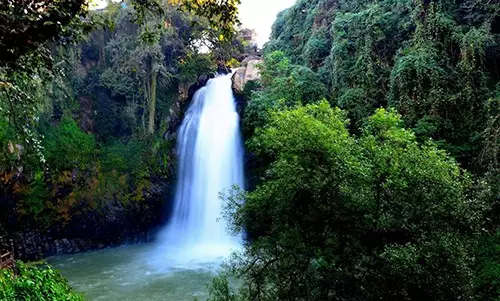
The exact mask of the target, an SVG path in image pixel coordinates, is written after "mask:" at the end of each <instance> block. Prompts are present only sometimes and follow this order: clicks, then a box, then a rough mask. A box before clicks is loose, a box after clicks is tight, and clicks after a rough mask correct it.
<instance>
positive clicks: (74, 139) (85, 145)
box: [42, 117, 96, 171]
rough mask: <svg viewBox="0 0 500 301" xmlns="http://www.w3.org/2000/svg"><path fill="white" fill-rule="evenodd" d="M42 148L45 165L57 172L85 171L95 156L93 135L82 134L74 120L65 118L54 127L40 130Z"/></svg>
mask: <svg viewBox="0 0 500 301" xmlns="http://www.w3.org/2000/svg"><path fill="white" fill-rule="evenodd" d="M42 134H43V135H44V136H45V139H44V140H43V147H44V150H45V156H46V158H47V164H48V165H49V167H50V168H54V169H55V170H57V171H63V170H72V169H73V168H80V169H85V168H86V167H88V166H89V164H91V163H92V161H93V159H94V158H95V154H96V141H95V138H94V136H93V135H90V134H87V133H85V132H83V131H82V130H81V129H80V128H79V127H78V125H77V124H76V122H75V120H73V119H71V118H69V117H66V118H63V119H62V120H61V122H60V123H59V124H58V125H56V126H47V127H46V128H45V129H42Z"/></svg>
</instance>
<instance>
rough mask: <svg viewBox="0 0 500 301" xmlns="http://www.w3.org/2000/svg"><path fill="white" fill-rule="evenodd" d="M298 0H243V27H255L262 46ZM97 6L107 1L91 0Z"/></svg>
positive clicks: (241, 5) (241, 13)
mask: <svg viewBox="0 0 500 301" xmlns="http://www.w3.org/2000/svg"><path fill="white" fill-rule="evenodd" d="M295 1H296V0H241V4H240V21H241V23H242V25H243V27H246V28H250V29H255V31H256V32H257V44H258V45H259V47H262V46H263V45H264V43H265V42H267V41H268V40H269V35H270V34H271V27H272V26H273V23H274V21H275V20H276V15H277V14H278V13H279V12H280V11H282V10H284V9H286V8H288V7H290V6H292V5H293V4H294V3H295ZM91 2H93V4H94V5H96V6H97V7H100V8H102V7H104V6H105V5H106V4H105V3H106V1H104V0H91Z"/></svg>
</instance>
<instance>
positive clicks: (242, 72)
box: [233, 57, 262, 93]
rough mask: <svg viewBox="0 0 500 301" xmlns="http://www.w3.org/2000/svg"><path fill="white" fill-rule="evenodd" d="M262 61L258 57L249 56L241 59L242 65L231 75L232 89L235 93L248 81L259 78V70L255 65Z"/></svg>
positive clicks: (239, 91)
mask: <svg viewBox="0 0 500 301" xmlns="http://www.w3.org/2000/svg"><path fill="white" fill-rule="evenodd" d="M261 63H262V60H261V59H260V58H258V57H249V58H247V59H245V60H244V61H243V67H240V68H238V69H237V70H236V72H235V73H234V75H233V90H234V92H235V93H241V92H243V89H244V88H245V85H246V84H247V83H248V82H249V81H253V80H258V79H260V70H259V68H258V67H257V66H258V65H259V64H261Z"/></svg>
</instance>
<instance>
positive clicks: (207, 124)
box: [158, 75, 244, 261]
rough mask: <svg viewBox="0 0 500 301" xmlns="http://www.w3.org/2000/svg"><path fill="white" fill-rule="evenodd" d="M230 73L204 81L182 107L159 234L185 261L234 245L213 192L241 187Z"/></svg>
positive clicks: (224, 251) (239, 147) (213, 254)
mask: <svg viewBox="0 0 500 301" xmlns="http://www.w3.org/2000/svg"><path fill="white" fill-rule="evenodd" d="M231 85H232V81H231V76H230V75H225V76H220V77H217V78H214V79H211V80H209V81H208V83H207V85H206V86H205V87H203V88H201V89H199V90H198V91H197V92H196V93H195V95H194V97H193V101H192V103H191V105H190V107H189V109H188V110H187V112H186V115H185V117H184V120H183V123H182V125H181V128H180V130H179V133H178V137H177V155H178V160H179V167H178V179H177V188H176V194H175V200H174V203H175V205H174V210H173V215H172V217H171V219H170V222H169V223H168V225H167V226H166V228H165V229H164V230H163V231H162V232H161V233H160V235H159V238H158V240H159V243H160V245H161V246H162V247H163V248H164V249H165V248H166V249H169V250H175V253H176V256H177V257H181V258H183V259H185V260H188V261H189V260H197V259H200V258H213V257H221V256H225V255H228V253H229V252H230V250H231V249H235V248H237V247H238V246H239V245H240V239H239V238H238V237H233V236H231V235H229V234H228V233H227V231H226V221H225V220H224V219H223V218H222V215H221V213H222V201H221V200H220V198H219V193H220V192H223V191H227V190H228V189H230V188H231V187H232V186H233V185H238V186H239V187H243V182H244V179H243V147H242V141H241V134H240V129H239V116H238V113H237V112H236V107H235V103H234V96H233V92H232V89H231Z"/></svg>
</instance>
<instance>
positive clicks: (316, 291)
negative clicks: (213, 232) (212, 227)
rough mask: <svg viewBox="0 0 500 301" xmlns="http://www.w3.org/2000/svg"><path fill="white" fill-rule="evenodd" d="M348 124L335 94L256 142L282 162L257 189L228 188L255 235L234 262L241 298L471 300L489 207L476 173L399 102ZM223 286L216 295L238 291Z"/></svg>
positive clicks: (238, 225) (243, 223) (236, 220)
mask: <svg viewBox="0 0 500 301" xmlns="http://www.w3.org/2000/svg"><path fill="white" fill-rule="evenodd" d="M347 124H348V122H347V119H346V116H345V113H344V112H343V111H341V110H339V109H332V108H331V107H330V105H329V104H328V103H327V102H326V101H323V102H320V103H319V104H315V105H307V106H299V107H297V108H295V109H286V110H283V111H279V112H274V113H272V114H271V117H270V120H269V123H268V125H267V126H266V127H264V128H262V129H259V130H257V131H256V134H255V136H254V138H253V139H252V140H251V141H250V143H249V146H250V149H251V150H252V151H253V152H254V153H255V154H256V155H258V156H260V157H263V156H264V157H267V158H268V159H269V162H270V164H269V166H268V168H267V171H266V172H265V173H264V174H263V180H262V182H261V183H260V184H259V185H257V187H256V189H255V190H253V191H250V192H247V193H244V194H239V193H236V194H233V195H230V196H229V197H228V200H229V213H231V212H232V215H231V216H232V222H233V225H234V227H233V228H234V229H233V230H235V231H237V232H243V231H245V230H246V231H248V234H249V235H250V237H251V240H250V242H248V243H247V244H246V245H245V250H244V251H243V252H242V253H241V254H239V255H237V256H236V257H234V258H233V259H232V261H231V262H230V269H231V270H232V271H234V272H235V275H237V276H239V277H241V279H242V281H243V285H242V286H241V289H240V290H239V291H238V298H240V299H238V300H254V299H259V300H451V299H453V300H454V299H463V300H468V299H471V298H472V296H473V287H472V279H473V278H472V271H471V269H470V266H471V263H472V261H471V260H472V258H471V257H470V250H471V248H472V242H473V240H472V238H473V235H474V233H476V231H477V230H478V228H479V226H480V224H481V222H480V219H481V216H482V212H483V207H484V206H483V205H482V203H481V202H479V201H478V200H476V199H471V197H470V196H469V195H468V192H469V189H470V188H471V181H470V179H469V176H468V175H467V173H464V172H463V171H462V170H461V169H460V168H459V167H458V165H457V163H456V162H455V161H454V160H453V159H451V158H449V157H448V156H447V155H446V153H444V152H443V151H441V150H438V149H437V148H436V146H434V145H432V144H430V143H425V144H421V143H418V142H417V140H416V138H415V135H414V134H413V132H412V131H411V130H407V129H404V128H403V127H402V120H401V116H400V115H398V114H396V113H395V112H393V111H386V110H383V109H380V110H378V111H377V112H376V113H375V114H374V115H373V116H372V117H370V118H369V119H368V120H367V121H366V123H365V125H364V126H363V128H362V135H361V136H360V137H354V136H352V135H351V134H349V132H348V130H347ZM216 287H221V288H219V289H218V290H217V291H216V292H214V293H213V294H212V298H215V299H214V300H227V299H229V298H230V297H229V296H228V294H229V293H228V292H226V293H223V291H226V289H225V288H224V287H225V286H216ZM222 288H224V289H222ZM217 294H219V295H217ZM221 295H223V296H224V297H220V296H221ZM215 296H219V297H215ZM224 298H227V299H224ZM231 298H233V297H231ZM229 300H231V299H229Z"/></svg>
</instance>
